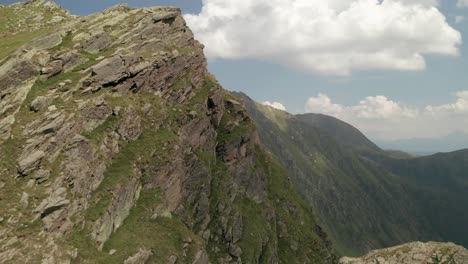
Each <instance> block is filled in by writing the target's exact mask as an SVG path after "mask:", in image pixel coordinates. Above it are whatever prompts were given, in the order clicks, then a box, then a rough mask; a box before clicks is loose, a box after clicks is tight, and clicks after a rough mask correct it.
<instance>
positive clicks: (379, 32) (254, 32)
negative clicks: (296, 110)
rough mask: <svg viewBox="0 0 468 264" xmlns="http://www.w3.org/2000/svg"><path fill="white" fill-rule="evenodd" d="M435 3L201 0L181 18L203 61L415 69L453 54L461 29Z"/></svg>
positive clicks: (327, 69) (323, 69)
mask: <svg viewBox="0 0 468 264" xmlns="http://www.w3.org/2000/svg"><path fill="white" fill-rule="evenodd" d="M438 2H439V1H437V0H327V1H323V0H295V1H291V0H203V7H202V11H201V13H200V14H188V15H186V16H185V19H186V20H187V23H188V24H189V26H190V27H191V28H192V30H193V31H194V33H195V36H196V38H197V39H199V40H200V41H201V42H202V43H203V44H205V46H206V49H205V52H206V55H207V56H208V58H211V59H216V58H228V59H242V58H255V59H261V60H267V61H272V62H275V63H280V64H284V65H288V66H292V67H297V68H301V69H303V70H306V71H311V72H318V73H323V74H332V75H349V74H350V73H351V72H352V71H353V70H373V69H390V70H422V69H425V67H426V64H425V59H424V56H425V55H426V54H441V55H457V54H458V49H459V46H460V45H461V41H462V40H461V34H460V33H459V32H458V31H456V30H455V29H454V28H452V27H451V26H450V25H449V24H448V23H447V21H446V18H445V16H444V15H443V14H442V13H441V12H440V11H439V10H438Z"/></svg>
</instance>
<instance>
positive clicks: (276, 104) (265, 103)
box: [262, 101, 286, 111]
mask: <svg viewBox="0 0 468 264" xmlns="http://www.w3.org/2000/svg"><path fill="white" fill-rule="evenodd" d="M262 105H268V106H271V107H273V108H276V109H279V110H283V111H286V107H285V106H284V105H283V104H282V103H278V102H270V101H265V102H263V103H262Z"/></svg>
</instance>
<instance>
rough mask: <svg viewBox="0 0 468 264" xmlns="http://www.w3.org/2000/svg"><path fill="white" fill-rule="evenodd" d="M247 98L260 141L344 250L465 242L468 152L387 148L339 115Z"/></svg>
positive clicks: (347, 251)
mask: <svg viewBox="0 0 468 264" xmlns="http://www.w3.org/2000/svg"><path fill="white" fill-rule="evenodd" d="M240 95H241V96H242V94H240ZM243 96H244V101H245V102H246V105H247V109H248V110H249V111H250V112H251V115H252V117H253V118H254V120H255V122H256V124H257V127H258V130H259V133H260V140H261V141H262V143H263V144H264V145H265V146H267V147H268V148H269V149H270V151H271V152H272V153H273V155H274V156H275V157H277V159H278V160H280V161H281V162H282V163H283V164H284V165H285V166H287V167H288V171H289V173H290V174H289V175H290V177H291V179H292V182H293V183H295V185H296V186H297V188H298V189H299V191H300V192H301V194H302V195H303V196H304V197H305V198H306V199H307V200H308V201H309V202H310V203H311V204H312V205H313V208H314V209H315V210H316V214H317V215H318V217H319V219H320V220H321V221H322V223H323V225H324V226H325V227H326V229H327V232H328V233H329V234H330V235H331V237H332V238H333V240H334V242H335V244H336V245H337V247H338V250H339V251H340V252H341V253H343V254H344V255H356V254H363V253H365V252H367V251H368V250H370V249H376V248H382V247H388V246H394V245H397V244H401V243H405V242H410V241H417V240H422V241H427V240H439V241H453V242H455V243H458V244H462V245H467V241H466V237H468V234H467V232H468V230H467V229H466V228H464V224H463V222H465V223H466V222H468V217H467V215H466V212H465V211H466V210H464V209H465V208H466V206H468V200H467V198H465V197H466V195H465V193H466V190H468V189H467V187H466V181H467V177H468V175H467V173H466V171H468V170H467V169H466V166H467V165H466V164H468V160H467V159H466V151H460V152H455V153H449V154H438V155H434V156H430V157H416V158H414V157H412V156H409V155H402V154H401V153H394V152H391V153H389V152H385V151H382V150H381V149H380V148H378V147H377V146H376V145H375V144H373V143H372V142H371V141H369V140H368V139H367V138H366V137H365V136H364V135H363V134H362V133H360V132H359V131H358V130H357V129H355V128H354V127H352V126H350V125H348V124H346V123H344V122H342V121H340V120H337V119H335V118H333V117H328V116H324V115H315V114H306V115H297V116H294V115H290V114H288V113H286V112H284V111H280V110H276V109H273V108H271V107H267V106H263V105H259V104H256V103H255V102H253V101H252V100H250V99H249V98H248V97H246V96H245V95H243ZM444 223H445V224H444Z"/></svg>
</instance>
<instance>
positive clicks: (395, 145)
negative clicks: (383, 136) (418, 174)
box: [375, 132, 468, 155]
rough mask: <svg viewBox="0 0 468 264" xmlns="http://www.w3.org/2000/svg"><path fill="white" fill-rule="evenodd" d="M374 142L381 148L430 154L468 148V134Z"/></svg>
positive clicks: (458, 133)
mask: <svg viewBox="0 0 468 264" xmlns="http://www.w3.org/2000/svg"><path fill="white" fill-rule="evenodd" d="M375 142H376V143H377V145H379V146H380V147H381V148H383V149H391V150H401V151H405V152H408V153H413V154H416V155H430V154H435V153H438V152H450V151H455V150H459V149H464V148H468V135H467V134H466V133H464V132H455V133H452V134H449V135H447V136H444V137H439V138H411V139H401V140H393V141H385V140H376V141H375Z"/></svg>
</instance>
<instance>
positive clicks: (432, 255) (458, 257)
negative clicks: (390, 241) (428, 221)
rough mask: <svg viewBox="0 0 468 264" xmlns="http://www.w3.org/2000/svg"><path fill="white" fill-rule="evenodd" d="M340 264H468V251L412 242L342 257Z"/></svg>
mask: <svg viewBox="0 0 468 264" xmlns="http://www.w3.org/2000/svg"><path fill="white" fill-rule="evenodd" d="M339 263H341V264H375V263H380V264H397V263H398V264H431V263H434V264H436V263H447V264H449V263H453V264H463V263H468V250H466V249H465V248H463V247H460V246H457V245H455V244H452V243H436V242H428V243H422V242H414V243H409V244H404V245H400V246H396V247H391V248H386V249H381V250H374V251H372V252H370V253H369V254H367V255H365V256H363V257H360V258H348V257H343V258H341V259H340V262H339Z"/></svg>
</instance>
